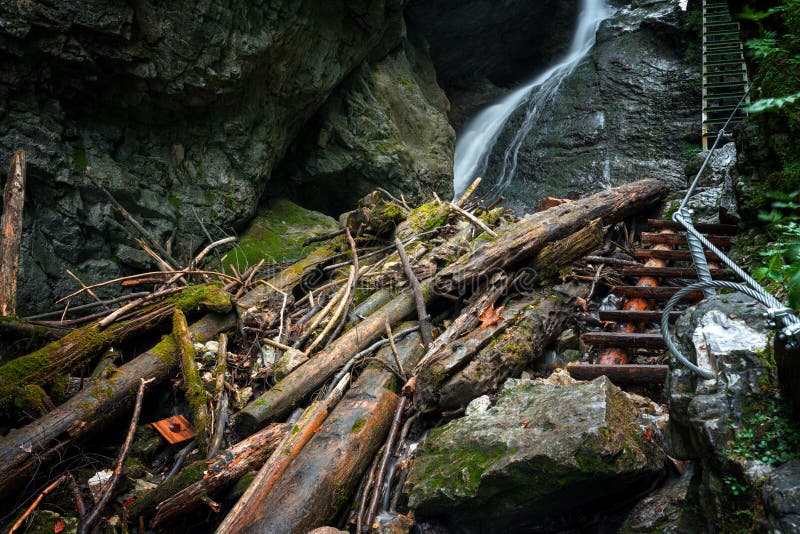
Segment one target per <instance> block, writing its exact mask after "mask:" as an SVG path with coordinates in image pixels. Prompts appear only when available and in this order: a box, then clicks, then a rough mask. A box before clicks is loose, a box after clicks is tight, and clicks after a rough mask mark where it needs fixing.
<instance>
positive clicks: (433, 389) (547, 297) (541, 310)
mask: <svg viewBox="0 0 800 534" xmlns="http://www.w3.org/2000/svg"><path fill="white" fill-rule="evenodd" d="M573 300H574V299H573V298H572V297H570V296H569V295H567V294H565V293H562V292H561V291H558V290H557V289H545V290H542V291H539V292H536V293H535V294H534V296H533V297H532V298H530V299H523V300H522V302H519V303H515V304H514V305H509V308H510V309H511V310H512V311H513V310H514V309H518V310H519V311H518V312H517V313H516V315H515V316H514V317H512V318H510V319H509V320H508V324H507V325H506V327H505V329H504V330H503V331H504V332H505V334H504V335H494V336H492V337H491V338H490V339H489V340H481V341H483V343H478V344H477V347H478V348H477V350H476V351H475V348H474V347H473V348H472V350H473V351H475V353H476V356H475V357H473V358H470V359H468V362H467V363H466V364H465V365H464V366H463V368H461V369H458V368H456V369H454V367H456V364H452V363H451V364H449V365H448V362H447V361H446V360H444V361H441V362H439V363H438V365H437V366H435V367H433V368H431V369H430V370H429V371H428V373H427V374H426V375H425V378H427V379H428V382H423V375H418V377H417V388H416V393H415V395H414V406H415V407H416V408H417V409H419V410H422V411H431V410H437V409H441V410H454V409H458V408H463V407H464V406H466V404H467V403H469V401H470V400H472V399H474V398H475V397H479V396H481V395H483V394H485V393H489V392H490V391H494V390H495V389H496V388H497V387H498V386H499V385H500V384H501V383H502V382H503V381H505V380H506V379H507V378H509V377H511V376H517V375H519V373H521V372H522V371H523V370H524V369H525V368H526V367H528V366H529V365H530V364H531V363H532V362H534V361H535V360H536V359H538V358H539V357H540V356H541V354H542V352H543V351H544V349H545V348H547V346H548V345H550V344H551V343H553V342H554V341H555V340H556V339H557V338H558V336H559V335H560V334H561V332H563V331H564V326H565V325H566V324H567V321H568V320H569V318H570V316H571V311H572V310H573V309H574V304H573ZM458 343H459V340H457V341H455V342H454V343H453V351H458V350H459V349H460V347H459V346H458ZM465 345H466V346H467V347H469V344H468V342H467V343H466V344H465ZM462 362H463V359H459V360H458V361H457V364H460V365H463V363H462Z"/></svg>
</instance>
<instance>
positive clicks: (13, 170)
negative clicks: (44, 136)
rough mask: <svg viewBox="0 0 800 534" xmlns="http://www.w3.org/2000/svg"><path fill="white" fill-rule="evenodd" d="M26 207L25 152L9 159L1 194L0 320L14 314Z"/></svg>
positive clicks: (20, 151)
mask: <svg viewBox="0 0 800 534" xmlns="http://www.w3.org/2000/svg"><path fill="white" fill-rule="evenodd" d="M24 205H25V152H23V151H22V150H17V152H16V153H15V154H14V155H13V156H12V157H11V163H10V165H9V167H8V178H7V179H6V186H5V189H4V191H3V216H2V217H1V218H0V231H2V233H3V237H2V241H0V316H2V317H10V316H12V315H16V313H17V275H18V274H19V244H20V241H22V208H23V207H24Z"/></svg>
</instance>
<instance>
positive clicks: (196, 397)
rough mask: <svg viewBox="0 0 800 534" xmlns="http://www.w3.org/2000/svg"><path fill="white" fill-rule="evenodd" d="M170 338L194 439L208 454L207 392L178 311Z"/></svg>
mask: <svg viewBox="0 0 800 534" xmlns="http://www.w3.org/2000/svg"><path fill="white" fill-rule="evenodd" d="M172 337H173V338H174V340H175V345H176V346H177V348H178V355H179V356H180V358H179V360H180V367H181V374H182V375H183V388H184V391H185V392H186V400H187V401H188V402H189V410H190V411H191V412H192V424H193V425H194V433H195V439H196V440H197V444H198V445H199V446H200V450H201V451H203V453H206V452H208V448H207V445H208V439H209V428H208V427H209V420H210V417H209V415H208V392H207V391H206V387H205V385H203V380H202V379H201V378H200V373H199V372H198V370H197V363H196V362H195V358H196V357H197V355H196V354H195V351H194V345H193V344H192V334H191V333H190V332H189V325H188V324H187V323H186V316H185V315H184V314H183V312H182V311H180V310H175V313H174V315H173V319H172Z"/></svg>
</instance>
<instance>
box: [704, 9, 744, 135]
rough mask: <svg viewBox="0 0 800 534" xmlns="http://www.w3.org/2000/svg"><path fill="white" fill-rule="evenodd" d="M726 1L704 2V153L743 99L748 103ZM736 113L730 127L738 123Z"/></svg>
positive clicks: (739, 44)
mask: <svg viewBox="0 0 800 534" xmlns="http://www.w3.org/2000/svg"><path fill="white" fill-rule="evenodd" d="M739 30H740V25H739V23H738V22H734V21H733V19H732V18H731V14H730V12H729V10H728V2H727V0H703V150H708V148H709V146H710V145H711V144H712V143H713V142H714V138H715V137H716V136H717V133H718V132H719V130H720V128H722V126H723V124H725V122H726V120H727V119H728V117H729V116H730V115H731V112H732V111H734V110H736V105H737V104H738V103H739V102H740V101H741V100H742V97H744V102H745V103H749V101H750V100H749V97H748V96H745V95H747V88H748V84H749V80H748V78H747V66H746V64H745V61H744V50H743V47H742V41H741V38H740V36H739ZM744 117H745V112H744V111H742V110H738V111H737V112H736V113H735V114H734V115H733V118H732V120H731V122H730V123H729V124H731V125H733V124H736V123H737V122H740V121H741V120H742V119H743V118H744Z"/></svg>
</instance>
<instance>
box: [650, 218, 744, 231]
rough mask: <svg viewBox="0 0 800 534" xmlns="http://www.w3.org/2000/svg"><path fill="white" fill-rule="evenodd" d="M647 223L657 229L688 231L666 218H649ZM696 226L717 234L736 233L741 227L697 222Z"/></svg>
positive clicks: (700, 229) (697, 228)
mask: <svg viewBox="0 0 800 534" xmlns="http://www.w3.org/2000/svg"><path fill="white" fill-rule="evenodd" d="M647 224H648V225H649V226H650V227H652V228H655V229H657V230H675V231H676V232H680V231H686V229H685V228H684V227H683V226H681V225H680V224H678V223H676V222H675V221H668V220H665V219H647ZM694 227H695V229H696V230H697V231H698V232H702V233H704V234H715V235H736V234H737V233H738V231H739V228H738V227H737V226H736V225H735V224H708V223H696V224H695V225H694Z"/></svg>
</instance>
